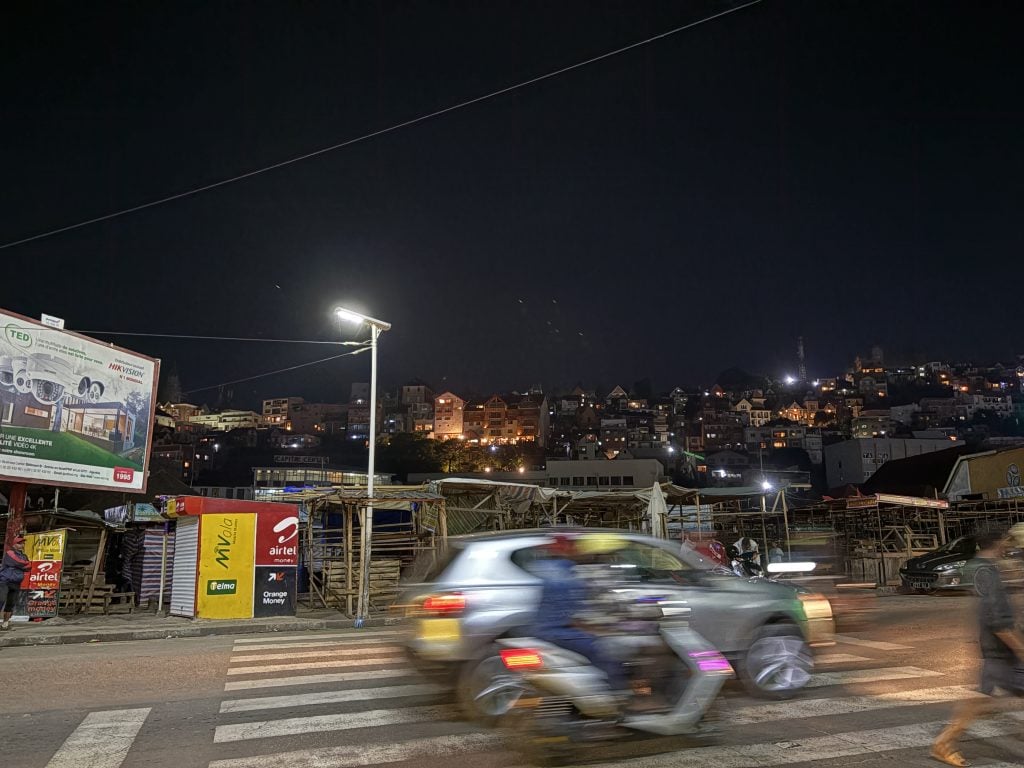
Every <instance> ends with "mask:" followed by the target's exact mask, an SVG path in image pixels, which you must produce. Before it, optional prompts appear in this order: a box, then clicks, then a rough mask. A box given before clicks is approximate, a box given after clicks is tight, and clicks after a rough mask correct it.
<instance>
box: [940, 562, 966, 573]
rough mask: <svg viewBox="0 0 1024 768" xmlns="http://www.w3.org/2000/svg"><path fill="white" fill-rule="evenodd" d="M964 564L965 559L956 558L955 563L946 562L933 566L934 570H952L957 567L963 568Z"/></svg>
mask: <svg viewBox="0 0 1024 768" xmlns="http://www.w3.org/2000/svg"><path fill="white" fill-rule="evenodd" d="M965 565H967V561H966V560H957V561H956V562H955V563H946V564H945V565H937V566H935V570H936V571H952V570H955V569H957V568H963V567H964V566H965Z"/></svg>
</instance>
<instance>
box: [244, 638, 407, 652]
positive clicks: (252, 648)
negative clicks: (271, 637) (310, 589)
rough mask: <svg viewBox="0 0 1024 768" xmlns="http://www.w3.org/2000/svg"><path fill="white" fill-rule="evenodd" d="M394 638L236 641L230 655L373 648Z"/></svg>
mask: <svg viewBox="0 0 1024 768" xmlns="http://www.w3.org/2000/svg"><path fill="white" fill-rule="evenodd" d="M396 639H397V638H394V637H383V638H380V639H379V640H371V639H368V638H366V637H360V638H359V639H358V640H304V641H302V642H298V641H296V642H293V643H265V644H264V643H260V644H255V643H254V644H252V645H239V644H238V641H236V642H235V647H234V648H232V653H254V652H256V651H276V650H281V649H285V648H338V647H345V646H350V645H365V646H373V645H375V644H376V643H378V642H380V640H389V641H390V640H396Z"/></svg>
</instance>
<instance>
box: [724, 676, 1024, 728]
mask: <svg viewBox="0 0 1024 768" xmlns="http://www.w3.org/2000/svg"><path fill="white" fill-rule="evenodd" d="M981 696H984V694H981V693H978V692H977V691H975V690H972V689H971V687H970V686H966V685H949V686H944V687H941V688H918V689H915V690H913V691H895V692H893V693H880V694H877V695H874V696H846V697H843V698H835V699H797V700H795V701H780V702H768V701H766V702H762V703H761V704H755V705H753V706H747V707H737V708H735V709H730V710H727V714H726V715H725V718H726V719H727V721H728V722H729V724H730V725H732V724H736V725H750V724H753V723H766V722H771V721H774V720H795V719H798V718H804V717H827V716H829V715H847V714H850V713H851V712H866V711H868V710H873V709H893V708H896V707H910V706H918V705H922V704H937V703H943V702H951V701H961V700H963V699H969V698H977V697H981ZM1022 706H1024V702H1022Z"/></svg>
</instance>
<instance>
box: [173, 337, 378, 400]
mask: <svg viewBox="0 0 1024 768" xmlns="http://www.w3.org/2000/svg"><path fill="white" fill-rule="evenodd" d="M368 349H369V347H368V346H366V347H362V348H360V349H355V350H353V351H351V352H342V353H341V354H340V355H332V356H331V357H325V358H322V359H320V360H311V361H310V362H308V363H299V364H298V365H292V366H289V367H287V368H279V369H277V370H276V371H267V372H266V373H257V374H256V375H255V376H246V377H245V378H244V379H235V380H234V381H224V382H221V383H220V384H211V385H210V386H208V387H198V388H196V389H189V390H186V391H184V392H182V393H181V394H183V395H193V394H195V393H196V392H205V391H206V390H208V389H219V388H220V387H229V386H231V385H232V384H242V383H243V382H246V381H255V380H256V379H264V378H266V377H267V376H276V375H277V374H279V373H288V372H290V371H297V370H299V369H300V368H308V367H310V366H311V365H320V364H321V363H329V362H331V361H332V360H338V359H340V358H342V357H351V356H352V355H358V354H360V353H362V352H365V351H366V350H368Z"/></svg>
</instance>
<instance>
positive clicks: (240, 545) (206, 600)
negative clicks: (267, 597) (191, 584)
mask: <svg viewBox="0 0 1024 768" xmlns="http://www.w3.org/2000/svg"><path fill="white" fill-rule="evenodd" d="M255 546H256V515H253V514H249V513H240V514H208V515H203V517H202V524H201V525H200V527H199V584H198V585H197V590H196V592H197V594H196V598H197V599H196V607H197V614H198V615H199V616H202V617H203V618H204V619H248V618H251V617H252V615H253V611H252V602H253V581H254V574H253V551H254V549H255Z"/></svg>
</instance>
